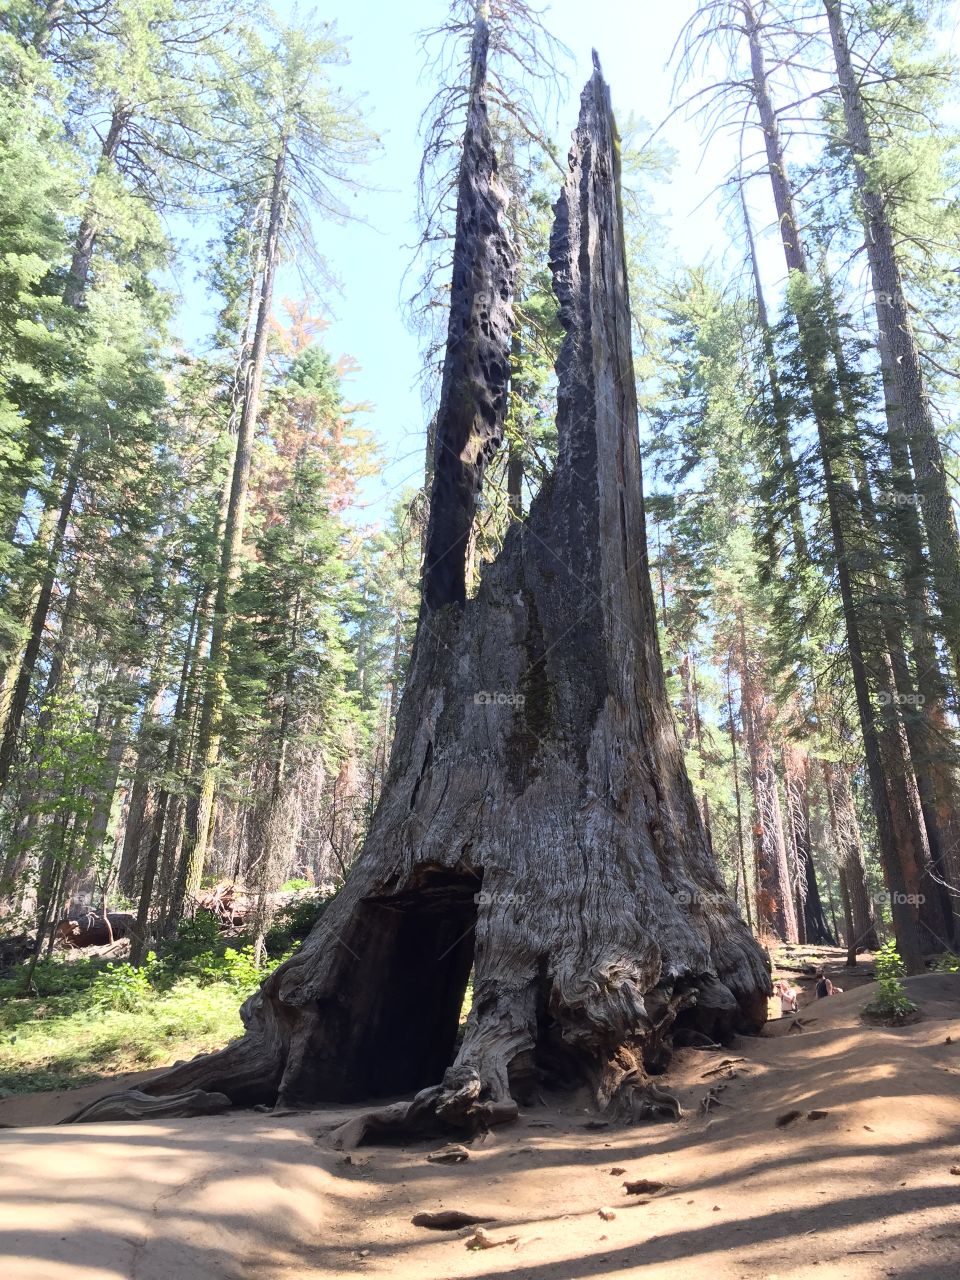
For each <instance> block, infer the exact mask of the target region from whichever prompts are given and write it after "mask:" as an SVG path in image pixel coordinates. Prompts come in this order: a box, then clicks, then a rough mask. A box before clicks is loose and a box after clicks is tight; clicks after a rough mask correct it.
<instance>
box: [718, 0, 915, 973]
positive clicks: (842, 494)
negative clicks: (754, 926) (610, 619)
mask: <svg viewBox="0 0 960 1280" xmlns="http://www.w3.org/2000/svg"><path fill="white" fill-rule="evenodd" d="M741 11H742V13H743V16H744V20H745V30H746V32H747V36H748V40H749V44H750V60H751V68H752V72H753V80H752V86H751V87H752V91H753V96H754V100H755V102H756V104H757V108H758V111H759V115H760V123H761V127H762V129H763V136H764V144H765V148H766V155H767V165H768V172H769V176H770V184H771V188H772V191H773V198H774V205H775V207H776V210H777V223H778V228H779V232H780V241H781V245H782V247H783V255H784V261H785V263H786V267H787V271H788V273H791V274H793V273H796V274H797V275H799V276H802V277H803V278H804V279H805V280H809V272H808V270H807V263H806V256H805V254H804V252H803V249H802V247H801V244H800V236H799V229H798V223H797V217H796V212H795V209H794V203H793V192H792V189H791V187H790V183H789V180H788V177H787V167H786V162H785V159H784V154H783V148H782V146H781V143H780V134H779V128H778V125H777V118H776V114H775V113H774V110H773V104H772V102H771V100H770V92H769V88H768V84H767V72H766V65H765V61H764V55H763V47H762V45H761V43H760V26H759V23H758V21H757V18H756V15H755V13H754V11H753V7H752V5H751V4H750V3H749V0H743V3H742V4H741ZM795 315H796V322H797V332H798V336H799V339H800V349H801V355H802V358H803V362H804V365H805V373H806V378H807V382H808V385H809V388H810V396H811V411H812V415H813V418H814V421H815V423H816V427H817V437H818V442H819V446H820V461H821V466H822V468H823V478H824V487H825V490H826V499H827V511H828V514H829V519H830V534H831V539H832V543H833V552H834V559H835V564H836V569H837V580H838V584H839V587H840V599H841V605H842V609H843V619H844V626H845V629H846V635H847V652H848V655H849V659H850V667H851V672H852V675H853V685H854V692H855V695H856V703H857V712H858V716H859V720H860V731H861V734H862V736H863V749H864V756H865V759H866V764H867V773H868V777H869V780H870V793H871V799H872V801H873V809H874V815H875V817H876V823H877V835H878V839H879V846H880V859H881V863H882V865H883V870H884V877H885V879H886V882H887V888H888V890H889V893H890V901H891V909H892V914H893V923H894V931H895V933H896V938H897V946H898V948H899V951H900V956H901V958H902V960H903V962H904V964H905V966H906V968H907V971H908V972H909V973H920V972H922V970H923V952H922V948H921V944H920V925H919V917H918V910H917V902H916V892H915V891H911V888H910V883H909V881H910V880H912V879H913V868H912V867H911V866H909V865H907V866H905V865H904V862H903V861H902V860H901V852H900V842H899V839H898V831H897V829H896V824H895V812H894V809H893V806H892V805H891V800H890V796H889V793H888V789H887V788H888V783H889V781H890V779H889V777H888V774H887V771H886V769H885V768H884V760H883V754H882V750H881V744H880V736H879V733H878V729H877V724H876V719H875V714H874V707H873V701H872V697H871V690H870V682H869V678H868V673H867V661H866V655H865V651H864V644H863V637H862V623H861V618H860V612H859V608H858V601H857V598H856V593H855V591H854V583H853V577H852V573H851V554H850V550H851V545H852V548H853V550H855V551H859V550H860V549H861V546H862V536H860V535H861V534H862V530H860V529H859V527H858V514H857V512H856V510H855V508H854V505H853V504H852V503H851V502H850V498H849V495H848V494H847V493H846V489H847V488H848V486H847V485H846V484H844V482H843V481H844V476H843V466H844V463H843V458H842V453H841V449H840V442H839V440H838V430H837V428H838V425H839V424H840V423H841V414H840V412H839V406H838V404H837V398H836V389H835V388H834V386H833V385H832V383H831V380H830V375H829V372H828V370H827V368H826V366H825V360H824V353H825V349H827V347H828V341H829V340H828V337H827V335H826V334H825V333H823V325H822V321H818V319H817V317H816V316H815V315H814V314H811V308H810V307H809V305H805V304H804V303H803V302H801V304H800V305H798V306H797V307H796V308H795ZM843 434H844V433H843V432H840V433H839V436H842V435H843ZM848 526H849V527H852V529H853V532H854V537H853V538H852V539H851V538H850V537H849V533H848Z"/></svg>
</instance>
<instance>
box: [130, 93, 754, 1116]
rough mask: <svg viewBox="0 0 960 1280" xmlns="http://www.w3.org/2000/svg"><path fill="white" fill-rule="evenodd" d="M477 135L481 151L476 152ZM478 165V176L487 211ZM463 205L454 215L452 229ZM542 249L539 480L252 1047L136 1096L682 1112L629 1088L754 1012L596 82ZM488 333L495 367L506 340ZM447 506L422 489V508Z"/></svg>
mask: <svg viewBox="0 0 960 1280" xmlns="http://www.w3.org/2000/svg"><path fill="white" fill-rule="evenodd" d="M478 114H480V113H478V112H477V111H476V110H474V111H473V112H472V114H471V129H472V130H473V131H475V132H476V131H477V130H478V127H479V126H478ZM479 125H481V126H482V129H481V136H480V137H479V138H477V137H473V138H471V139H469V140H468V147H469V148H470V149H471V153H472V154H475V153H476V151H477V150H478V149H483V148H487V149H489V147H490V145H491V144H490V140H489V135H488V133H487V130H486V125H485V120H483V119H481V120H480V121H479ZM491 171H492V165H491V163H490V160H489V158H486V159H485V160H484V162H483V163H482V164H479V163H478V165H477V168H476V173H477V187H478V190H477V199H478V201H479V202H480V205H481V207H489V205H488V204H487V200H488V194H489V193H488V192H487V191H486V189H485V187H484V180H483V175H484V174H485V173H487V174H489V173H491ZM474 214H475V210H474V209H473V208H469V209H468V208H464V207H461V211H460V218H461V222H464V221H467V222H469V223H470V224H471V225H476V223H475V221H474V219H473V215H474ZM551 261H552V267H553V272H554V279H555V282H556V289H557V293H558V296H559V299H560V304H561V318H562V322H563V325H564V327H565V329H566V339H565V341H564V345H563V349H562V352H561V355H560V358H559V361H558V366H557V369H558V378H559V399H558V424H557V425H558V436H559V458H558V462H557V467H556V472H555V475H554V478H553V481H552V483H551V484H548V485H545V486H544V487H543V489H541V491H540V493H539V494H538V495H537V497H536V499H535V500H534V502H533V504H532V507H531V511H530V514H529V516H528V518H527V520H526V521H524V522H520V523H516V524H514V525H513V527H512V528H511V529H510V531H509V533H508V535H507V538H506V540H505V542H504V545H503V549H502V551H501V552H500V554H499V556H498V557H497V559H496V560H495V561H494V562H493V563H492V564H490V565H488V566H487V567H486V569H485V572H484V575H483V579H482V581H481V583H480V588H479V591H478V593H477V595H476V596H475V597H474V598H472V599H471V600H469V601H466V602H462V603H453V604H448V605H446V606H445V607H441V608H436V609H431V608H430V607H429V603H428V604H427V606H426V608H425V609H424V612H423V614H422V616H421V620H420V626H419V630H418V635H417V640H416V644H415V647H414V654H413V658H412V662H411V670H410V675H409V679H408V684H407V688H406V690H405V692H404V697H403V701H402V704H401V708H400V713H399V717H398V723H397V736H396V742H395V745H394V749H393V753H392V758H391V764H390V770H389V774H388V777H387V782H386V786H385V788H384V791H383V795H382V797H381V800H380V803H379V805H378V808H377V812H376V814H375V816H374V819H373V824H372V828H371V831H370V833H369V835H368V838H367V840H366V842H365V845H364V848H363V850H362V852H361V855H360V857H359V859H358V861H357V862H356V863H355V864H354V867H353V868H352V870H351V872H350V875H349V877H348V879H347V882H346V885H345V886H344V888H343V889H342V890H341V892H340V894H339V895H338V896H337V897H336V898H335V899H334V900H333V901H332V902H331V904H330V905H329V906H328V908H327V910H326V911H325V912H324V914H323V916H322V917H321V919H320V920H319V921H318V923H317V925H316V926H315V928H314V930H313V932H312V933H311V935H310V937H309V938H308V940H307V942H306V943H305V944H304V946H303V948H302V949H301V950H300V952H299V953H298V954H297V955H295V956H294V957H293V958H292V959H290V960H289V961H287V962H286V963H285V964H284V965H282V966H280V968H279V969H277V970H276V971H275V972H274V973H273V974H271V975H270V977H269V978H267V980H266V982H265V983H264V985H263V987H262V988H261V990H260V992H259V993H258V994H257V995H255V996H254V997H252V998H251V999H250V1000H249V1001H248V1002H247V1004H246V1005H245V1006H244V1011H243V1017H244V1022H245V1025H246V1034H245V1035H244V1037H243V1039H242V1040H240V1041H238V1042H236V1043H235V1044H233V1045H231V1046H229V1047H228V1048H227V1049H225V1050H223V1051H222V1052H220V1053H219V1054H215V1055H213V1056H212V1057H209V1058H204V1059H199V1060H196V1061H194V1062H192V1063H188V1064H185V1065H183V1066H180V1067H176V1068H173V1069H172V1070H171V1071H170V1072H167V1073H165V1074H164V1075H163V1076H161V1077H158V1078H156V1079H155V1080H153V1081H151V1082H149V1084H148V1085H147V1086H146V1087H147V1088H148V1090H149V1091H150V1092H152V1093H165V1092H169V1091H171V1090H180V1089H181V1088H183V1087H184V1086H185V1084H186V1082H188V1081H189V1082H192V1083H193V1084H195V1085H201V1086H202V1087H204V1088H208V1089H217V1090H222V1091H223V1092H226V1093H227V1094H228V1095H229V1096H230V1097H231V1098H233V1099H234V1100H235V1101H243V1102H262V1101H270V1102H272V1101H274V1100H279V1101H280V1102H281V1103H286V1104H296V1103H302V1102H308V1101H316V1100H334V1099H339V1100H346V1099H353V1098H361V1097H367V1096H378V1095H379V1096H384V1095H389V1094H397V1093H401V1092H406V1091H408V1090H411V1089H421V1088H423V1086H432V1087H429V1088H426V1089H424V1091H423V1092H422V1093H421V1094H419V1095H418V1097H417V1098H416V1099H415V1100H414V1102H413V1103H412V1104H410V1105H409V1106H407V1105H406V1104H404V1105H403V1106H398V1107H395V1108H392V1109H390V1110H389V1111H388V1112H387V1113H386V1114H382V1113H381V1114H380V1115H379V1116H378V1115H375V1116H374V1117H372V1118H371V1117H365V1118H361V1119H360V1120H359V1121H358V1122H357V1123H356V1125H355V1126H354V1133H353V1137H354V1138H359V1137H360V1136H362V1133H363V1132H365V1131H366V1129H367V1127H368V1125H372V1126H373V1127H374V1129H376V1128H377V1126H379V1127H380V1128H384V1127H388V1126H391V1125H397V1126H400V1127H402V1126H404V1125H407V1126H410V1127H414V1128H423V1127H429V1126H432V1125H436V1126H437V1127H439V1128H440V1129H444V1128H446V1129H452V1130H456V1129H458V1128H460V1129H466V1130H473V1129H476V1128H477V1127H482V1126H484V1125H486V1124H489V1123H495V1122H497V1121H502V1120H506V1119H509V1118H512V1117H513V1116H515V1115H516V1112H517V1099H530V1098H533V1097H534V1096H535V1090H536V1087H537V1086H538V1085H539V1086H541V1087H544V1086H547V1087H549V1086H551V1085H552V1086H571V1087H572V1086H574V1085H578V1084H581V1083H586V1084H588V1085H589V1086H591V1088H592V1091H593V1095H594V1097H595V1099H596V1101H597V1103H598V1105H600V1106H602V1107H608V1106H609V1107H612V1108H616V1109H618V1110H621V1111H622V1112H623V1113H625V1114H627V1115H633V1116H637V1115H642V1114H648V1113H649V1112H650V1111H651V1110H655V1109H656V1108H658V1107H664V1108H665V1109H669V1110H670V1112H671V1113H672V1114H676V1111H677V1106H676V1103H675V1101H671V1100H670V1099H669V1097H668V1096H665V1095H663V1092H662V1091H661V1090H659V1089H658V1088H657V1087H656V1086H655V1085H653V1086H651V1085H649V1082H648V1080H647V1075H646V1071H647V1069H649V1068H660V1067H662V1066H663V1065H664V1062H665V1060H666V1058H667V1055H668V1053H669V1050H670V1046H671V1042H672V1039H671V1038H672V1035H673V1034H674V1033H675V1032H676V1031H677V1030H678V1029H680V1028H688V1027H695V1028H697V1029H698V1030H700V1031H701V1032H705V1033H707V1034H710V1035H720V1036H722V1035H726V1034H727V1033H729V1032H730V1031H731V1030H732V1029H733V1028H734V1027H741V1028H744V1029H755V1028H757V1027H759V1026H760V1025H761V1024H762V1023H763V1021H764V1020H765V1017H766V1006H767V995H768V993H769V991H770V979H769V972H768V966H767V964H766V961H765V957H764V955H763V952H762V950H761V949H760V947H759V946H758V945H757V944H756V943H755V941H754V940H753V938H752V937H751V936H750V934H749V933H748V931H747V929H746V927H745V925H744V924H743V922H742V920H741V919H740V917H739V916H738V914H737V912H736V909H735V907H734V905H733V903H732V902H731V901H730V899H729V898H728V897H727V895H726V893H725V892H724V889H723V886H722V883H721V881H720V878H719V875H718V872H717V869H716V866H715V864H714V862H713V860H712V858H711V857H710V855H709V852H708V849H707V844H706V840H705V837H704V832H703V826H702V823H701V821H700V815H699V813H698V811H697V806H696V801H695V799H694V796H693V791H692V788H691V786H690V783H689V780H688V779H687V777H686V774H685V772H684V768H683V758H682V753H681V750H680V744H679V742H678V739H677V735H676V730H675V727H674V725H673V723H672V720H671V717H670V712H669V707H668V703H667V698H666V691H665V687H664V679H663V669H662V665H661V660H660V654H659V650H658V645H657V632H656V625H655V617H654V607H653V598H652V591H651V584H650V579H649V566H648V562H647V556H646V542H645V528H644V513H643V502H642V496H641V475H640V455H639V440H638V429H637V408H636V396H635V382H634V373H633V367H632V358H631V335H630V318H629V304H628V298H627V285H626V263H625V255H624V245H623V229H622V222H621V215H620V200H619V165H618V150H617V146H616V133H615V129H614V125H613V119H612V114H611V111H610V106H609V96H608V91H607V88H606V85H605V84H604V82H603V79H602V77H601V75H600V72H599V69H597V71H596V72H595V74H594V75H593V77H592V79H591V80H590V82H589V83H588V85H587V88H586V90H585V91H584V94H583V98H582V108H581V115H580V124H579V127H578V130H577V133H576V135H575V143H574V147H573V149H572V151H571V157H570V171H569V175H568V177H567V181H566V184H565V187H564V190H563V193H562V195H561V199H560V201H559V203H558V205H557V214H556V223H555V227H554V231H553V236H552V240H551ZM488 286H489V280H481V281H479V282H478V288H477V296H478V297H485V296H488V292H487V290H488ZM471 310H472V309H471ZM475 314H476V315H477V319H478V321H479V320H480V316H479V312H476V313H475ZM504 343H505V345H504V352H503V355H504V359H505V358H506V355H507V346H508V344H509V328H507V331H506V333H505V335H504ZM438 453H439V450H438ZM449 500H451V499H450V498H449V496H448V490H446V489H445V488H444V487H443V486H435V487H434V491H433V496H432V504H433V505H436V506H439V505H442V504H443V503H444V502H445V501H449ZM453 500H454V501H456V500H457V499H456V498H454V499H453ZM434 527H435V528H443V527H448V525H447V523H446V522H445V521H441V520H439V519H438V520H437V521H435V522H434ZM471 965H472V966H473V969H474V1002H473V1008H472V1010H471V1013H470V1016H469V1019H468V1022H467V1026H466V1032H465V1035H464V1038H463V1043H462V1045H461V1047H460V1050H459V1052H457V1051H456V1047H455V1041H456V1034H457V1020H458V1015H459V1011H460V1006H461V1002H462V999H463V993H464V988H465V986H466V983H467V979H468V976H469V973H470V969H471ZM454 1055H456V1056H455V1058H454ZM451 1060H453V1061H452V1065H451ZM441 1077H442V1083H441V1084H433V1083H432V1082H435V1081H437V1080H439V1079H440V1078H441Z"/></svg>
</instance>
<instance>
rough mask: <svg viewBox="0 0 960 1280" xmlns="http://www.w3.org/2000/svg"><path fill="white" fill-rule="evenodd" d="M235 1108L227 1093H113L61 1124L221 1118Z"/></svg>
mask: <svg viewBox="0 0 960 1280" xmlns="http://www.w3.org/2000/svg"><path fill="white" fill-rule="evenodd" d="M232 1105H233V1104H232V1103H231V1101H230V1099H229V1098H228V1097H227V1096H226V1095H225V1094H223V1093H207V1092H206V1091H205V1090H203V1089H190V1090H188V1091H187V1092H185V1093H170V1094H164V1095H163V1096H162V1097H153V1096H151V1095H150V1094H149V1093H144V1092H143V1091H142V1090H140V1089H127V1090H126V1091H125V1092H124V1093H110V1094H107V1096H106V1097H104V1098H97V1099H95V1100H94V1101H93V1102H88V1103H87V1105H86V1106H84V1107H81V1108H80V1110H79V1111H75V1112H74V1113H73V1114H72V1115H69V1116H67V1117H66V1119H65V1120H61V1121H60V1123H61V1124H97V1123H99V1122H100V1121H101V1120H171V1119H178V1118H182V1117H184V1116H218V1115H220V1113H221V1112H223V1111H229V1110H230V1107H231V1106H232Z"/></svg>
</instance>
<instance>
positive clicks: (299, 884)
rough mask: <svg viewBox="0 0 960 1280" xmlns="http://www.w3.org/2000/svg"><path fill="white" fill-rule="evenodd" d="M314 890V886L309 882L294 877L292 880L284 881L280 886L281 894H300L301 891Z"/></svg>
mask: <svg viewBox="0 0 960 1280" xmlns="http://www.w3.org/2000/svg"><path fill="white" fill-rule="evenodd" d="M312 888H313V886H312V885H311V883H310V881H309V880H303V879H302V878H299V877H297V876H294V878H293V879H292V880H286V881H284V883H283V884H282V885H281V886H280V892H281V893H299V892H300V891H301V889H312Z"/></svg>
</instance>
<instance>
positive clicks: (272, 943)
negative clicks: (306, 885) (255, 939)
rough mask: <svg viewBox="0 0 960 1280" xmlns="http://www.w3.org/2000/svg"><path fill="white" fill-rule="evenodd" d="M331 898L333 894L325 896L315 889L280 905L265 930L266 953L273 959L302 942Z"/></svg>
mask: <svg viewBox="0 0 960 1280" xmlns="http://www.w3.org/2000/svg"><path fill="white" fill-rule="evenodd" d="M333 899H334V895H333V894H330V895H329V896H328V897H325V896H324V895H323V894H322V893H321V892H320V890H319V889H317V890H316V891H315V892H313V893H305V894H303V895H302V897H299V898H294V900H293V901H292V902H288V903H287V905H286V906H285V907H281V908H280V910H279V911H278V912H277V914H276V915H275V916H274V918H273V924H272V925H271V926H270V928H269V929H268V930H267V934H266V939H265V941H266V944H267V954H268V955H269V956H270V957H271V958H274V959H275V958H276V957H277V956H280V955H283V954H284V952H286V951H289V950H290V949H291V948H293V947H296V946H297V945H298V944H299V943H301V942H303V940H304V938H305V937H306V936H307V934H308V933H309V932H310V930H311V929H312V928H313V926H314V925H315V924H316V923H317V921H318V920H319V919H320V917H321V916H322V915H323V913H324V911H325V910H326V909H327V906H328V905H329V904H330V903H331V902H332V901H333Z"/></svg>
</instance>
